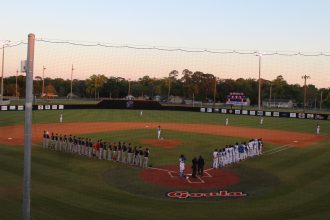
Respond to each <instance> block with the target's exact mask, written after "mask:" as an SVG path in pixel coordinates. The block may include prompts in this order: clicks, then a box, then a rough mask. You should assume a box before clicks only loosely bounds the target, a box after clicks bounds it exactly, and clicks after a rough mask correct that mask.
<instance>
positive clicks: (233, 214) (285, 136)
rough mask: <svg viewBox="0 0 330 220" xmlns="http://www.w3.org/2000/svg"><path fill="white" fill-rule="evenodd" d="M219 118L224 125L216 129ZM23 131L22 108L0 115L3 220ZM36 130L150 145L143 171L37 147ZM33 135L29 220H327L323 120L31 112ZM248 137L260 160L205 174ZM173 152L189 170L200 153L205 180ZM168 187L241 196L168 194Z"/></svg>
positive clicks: (328, 147)
mask: <svg viewBox="0 0 330 220" xmlns="http://www.w3.org/2000/svg"><path fill="white" fill-rule="evenodd" d="M60 114H63V123H59V115H60ZM226 117H229V126H224V123H225V118H226ZM317 123H319V125H320V127H321V132H320V135H316V125H317ZM158 125H160V126H161V127H162V133H161V136H162V139H161V140H157V130H156V128H157V126H158ZM23 130H24V112H9V111H8V112H0V219H1V220H2V219H4V220H5V219H21V215H22V211H21V210H22V188H23V141H24V136H23ZM44 130H47V131H49V132H55V133H62V134H67V135H68V134H73V135H77V136H80V137H89V138H92V139H94V140H95V139H101V138H102V139H103V140H105V141H107V142H118V141H121V142H126V143H132V145H133V146H142V147H143V148H144V147H148V148H149V149H150V159H149V165H150V166H151V167H150V168H147V169H142V168H139V167H134V166H128V165H125V164H122V163H118V162H114V161H107V160H98V159H92V158H87V157H82V156H78V155H76V154H67V153H63V152H58V151H53V150H49V149H43V148H42V133H43V131H44ZM32 135H33V138H32V139H33V149H32V174H31V177H32V178H31V186H32V187H31V218H32V219H43V220H44V219H50V220H51V219H144V220H147V219H166V220H170V219H257V218H259V219H329V218H330V209H329V207H330V199H329V198H330V184H329V183H330V140H329V137H330V122H329V121H316V120H303V119H287V118H285V119H284V118H270V117H265V118H264V123H263V125H260V124H259V117H256V116H239V115H225V114H219V113H218V114H216V113H200V112H176V111H146V110H145V111H143V116H140V111H137V110H57V111H34V112H33V134H32ZM251 138H262V139H263V141H264V149H263V155H261V156H256V157H253V158H249V159H247V160H244V161H241V162H239V163H235V164H232V165H230V166H227V167H225V168H221V169H217V170H214V169H211V165H212V152H213V151H214V149H216V148H223V147H224V146H225V145H226V144H234V143H236V142H243V141H248V140H249V139H251ZM181 154H184V155H185V157H186V158H187V161H186V166H187V172H188V173H189V169H190V166H191V160H192V158H193V157H195V156H196V157H198V156H199V155H202V156H203V157H204V158H205V161H206V167H205V169H206V174H205V175H204V177H200V178H198V179H197V180H191V179H190V180H189V179H183V178H179V177H177V175H176V174H177V173H178V169H179V161H178V158H179V156H180V155H181ZM175 191H184V192H189V193H195V195H198V194H196V193H211V192H220V191H223V192H224V191H227V192H242V193H243V194H246V196H242V197H220V196H213V197H205V196H203V197H199V198H198V196H195V197H188V198H186V199H178V198H170V197H168V196H167V195H168V193H169V192H175ZM199 195H201V194H199Z"/></svg>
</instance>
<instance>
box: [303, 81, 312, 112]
mask: <svg viewBox="0 0 330 220" xmlns="http://www.w3.org/2000/svg"><path fill="white" fill-rule="evenodd" d="M301 78H302V79H304V81H305V83H304V86H305V92H304V113H305V110H306V93H307V86H306V80H307V79H310V78H311V77H310V76H307V75H304V76H302V77H301Z"/></svg>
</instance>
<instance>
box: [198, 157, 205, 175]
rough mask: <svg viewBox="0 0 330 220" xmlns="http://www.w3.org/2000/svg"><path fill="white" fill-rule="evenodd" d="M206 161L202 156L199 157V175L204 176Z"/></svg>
mask: <svg viewBox="0 0 330 220" xmlns="http://www.w3.org/2000/svg"><path fill="white" fill-rule="evenodd" d="M204 165H205V161H204V158H203V157H202V156H199V158H198V175H200V176H203V173H204Z"/></svg>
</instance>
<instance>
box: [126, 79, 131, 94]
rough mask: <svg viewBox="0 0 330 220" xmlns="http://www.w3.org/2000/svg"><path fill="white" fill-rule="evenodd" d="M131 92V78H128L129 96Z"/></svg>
mask: <svg viewBox="0 0 330 220" xmlns="http://www.w3.org/2000/svg"><path fill="white" fill-rule="evenodd" d="M130 94H131V79H130V78H128V95H127V96H129V95H130Z"/></svg>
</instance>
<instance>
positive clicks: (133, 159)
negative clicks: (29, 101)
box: [43, 131, 150, 168]
mask: <svg viewBox="0 0 330 220" xmlns="http://www.w3.org/2000/svg"><path fill="white" fill-rule="evenodd" d="M43 148H45V149H52V150H56V151H61V152H66V153H72V154H78V155H80V156H86V157H89V158H93V157H94V158H97V159H100V160H112V161H117V162H122V163H125V164H129V165H135V166H139V167H144V168H147V167H148V161H149V154H150V151H149V149H148V148H145V149H144V150H143V149H142V147H132V146H131V143H128V144H126V143H125V142H123V143H121V142H118V143H115V142H114V143H107V142H105V141H102V139H100V140H97V141H96V142H93V141H92V139H90V138H82V137H76V136H72V135H71V134H70V135H68V136H67V135H63V136H62V134H60V135H58V134H55V135H54V133H52V134H51V135H49V133H48V132H47V131H44V134H43Z"/></svg>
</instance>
